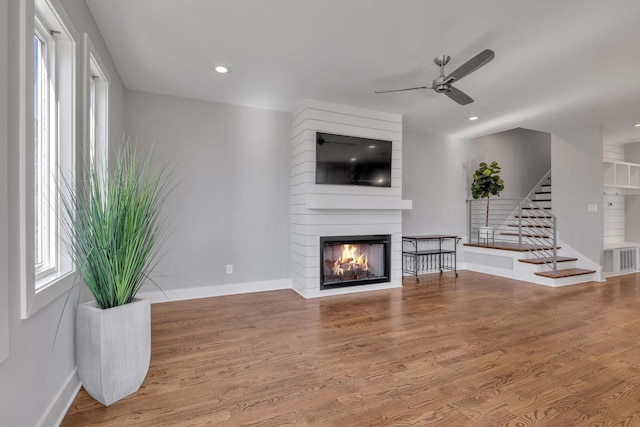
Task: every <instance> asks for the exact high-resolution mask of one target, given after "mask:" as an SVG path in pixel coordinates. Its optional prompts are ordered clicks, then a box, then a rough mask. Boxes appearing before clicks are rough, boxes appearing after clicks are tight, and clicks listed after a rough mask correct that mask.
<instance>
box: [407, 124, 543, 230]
mask: <svg viewBox="0 0 640 427" xmlns="http://www.w3.org/2000/svg"><path fill="white" fill-rule="evenodd" d="M493 160H495V161H497V162H498V164H499V165H500V166H501V167H502V172H501V173H500V176H501V177H502V178H503V180H504V181H505V189H504V192H503V193H502V194H501V196H500V197H503V198H522V197H525V196H526V195H527V194H528V193H529V192H530V191H531V190H532V189H533V187H534V186H535V185H536V184H537V183H538V181H539V180H540V178H542V177H543V176H544V175H545V174H546V173H547V172H548V171H549V170H550V169H551V135H550V134H548V133H543V132H537V131H532V130H527V129H514V130H511V131H506V132H501V133H498V134H495V135H489V136H486V137H483V138H477V139H474V140H456V139H452V138H448V137H444V136H440V135H431V134H425V133H415V132H410V131H405V132H404V135H403V155H402V161H403V179H402V181H403V189H402V195H403V198H405V199H410V200H413V209H412V210H410V211H405V212H404V213H403V216H402V220H403V224H402V229H403V233H404V234H438V233H453V234H457V235H459V236H465V235H466V211H465V209H466V205H465V200H466V199H468V198H471V193H470V186H471V181H472V179H473V178H472V177H473V172H474V171H475V170H476V169H477V167H478V164H479V163H480V162H482V161H485V162H491V161H493Z"/></svg>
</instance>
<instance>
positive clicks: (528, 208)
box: [522, 207, 551, 210]
mask: <svg viewBox="0 0 640 427" xmlns="http://www.w3.org/2000/svg"><path fill="white" fill-rule="evenodd" d="M525 209H526V210H532V209H544V210H551V208H549V207H546V208H530V207H523V208H522V210H525Z"/></svg>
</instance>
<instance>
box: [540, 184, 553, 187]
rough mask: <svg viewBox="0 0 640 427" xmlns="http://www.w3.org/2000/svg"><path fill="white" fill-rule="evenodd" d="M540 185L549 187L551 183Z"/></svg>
mask: <svg viewBox="0 0 640 427" xmlns="http://www.w3.org/2000/svg"><path fill="white" fill-rule="evenodd" d="M540 187H551V184H542V185H541V186H540Z"/></svg>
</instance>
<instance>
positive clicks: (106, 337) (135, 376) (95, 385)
mask: <svg viewBox="0 0 640 427" xmlns="http://www.w3.org/2000/svg"><path fill="white" fill-rule="evenodd" d="M150 360H151V305H150V303H149V300H143V299H134V300H133V301H132V302H130V303H129V304H125V305H122V306H119V307H113V308H109V309H106V310H101V309H99V308H98V307H96V304H95V302H91V303H84V304H80V305H79V306H78V315H77V317H76V363H77V365H78V376H79V377H80V381H81V382H82V385H83V386H84V388H85V390H86V391H87V393H89V395H90V396H91V397H93V398H94V399H96V400H97V401H99V402H100V403H102V404H103V405H105V406H109V405H110V404H112V403H114V402H116V401H118V400H120V399H122V398H123V397H126V396H128V395H130V394H132V393H134V392H136V391H137V390H138V389H139V388H140V385H141V384H142V381H144V378H145V376H146V375H147V371H148V369H149V362H150Z"/></svg>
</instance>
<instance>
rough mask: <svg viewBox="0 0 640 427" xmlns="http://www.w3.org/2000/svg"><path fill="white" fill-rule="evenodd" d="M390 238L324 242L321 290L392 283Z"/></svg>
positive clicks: (341, 238) (337, 238) (323, 239)
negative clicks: (390, 275)
mask: <svg viewBox="0 0 640 427" xmlns="http://www.w3.org/2000/svg"><path fill="white" fill-rule="evenodd" d="M390 244H391V236H389V235H369V236H331V237H321V238H320V289H321V290H322V289H332V288H339V287H345V286H355V285H368V284H372V283H382V282H388V281H389V280H390V277H389V269H390V253H391V251H390Z"/></svg>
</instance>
